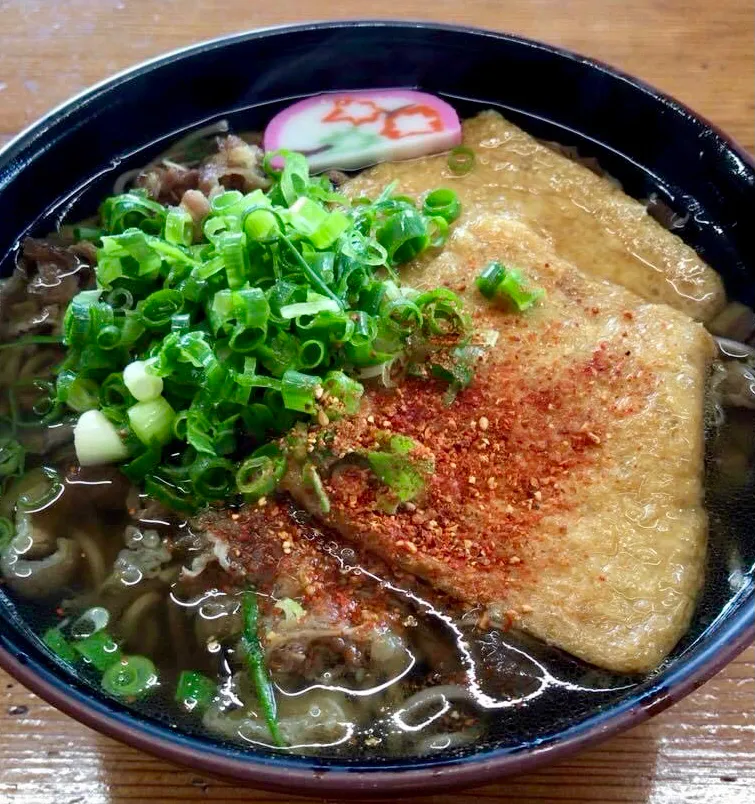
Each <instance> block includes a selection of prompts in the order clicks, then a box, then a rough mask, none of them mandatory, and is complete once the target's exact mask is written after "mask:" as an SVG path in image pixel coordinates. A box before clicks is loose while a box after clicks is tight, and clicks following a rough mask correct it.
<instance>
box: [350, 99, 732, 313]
mask: <svg viewBox="0 0 755 804" xmlns="http://www.w3.org/2000/svg"><path fill="white" fill-rule="evenodd" d="M463 132H464V145H466V146H468V147H469V148H472V149H473V150H474V152H475V154H476V162H475V167H474V169H473V170H472V171H471V172H470V173H468V174H467V175H465V176H456V175H454V174H453V173H452V172H451V171H450V170H449V169H448V165H447V157H446V156H443V155H442V156H436V157H431V158H427V159H419V160H412V161H409V162H401V163H392V164H383V165H378V166H377V167H375V168H373V169H372V170H369V171H366V172H365V173H363V174H361V175H360V176H358V177H356V179H354V180H353V181H351V182H349V183H348V185H347V191H348V192H349V193H350V194H351V195H354V196H357V195H369V196H370V197H374V196H375V195H377V194H378V193H379V192H380V191H381V190H382V189H383V188H384V187H385V186H386V185H387V184H388V183H389V182H391V181H394V180H397V181H398V191H399V192H401V193H406V194H409V195H421V194H422V193H424V192H426V191H428V190H430V189H432V188H435V187H439V186H447V187H452V188H453V189H454V190H456V191H457V193H458V194H459V197H460V199H461V201H462V206H463V210H464V211H463V217H462V220H465V221H472V220H474V219H475V218H476V217H478V216H479V215H485V214H494V215H502V216H505V217H507V218H509V219H511V220H515V221H520V222H522V223H524V224H525V225H526V226H527V227H528V228H529V229H530V230H531V231H533V232H535V233H538V234H540V235H541V236H542V237H543V238H544V239H546V240H547V241H548V242H549V243H550V244H551V245H552V246H553V249H554V251H555V252H556V254H558V255H559V256H561V257H562V258H564V259H566V260H568V261H569V262H572V263H574V264H575V265H577V266H579V268H580V269H581V270H582V271H583V272H584V273H587V274H590V275H593V276H595V277H597V278H599V279H608V280H610V281H611V282H614V283H616V284H618V285H622V286H624V287H626V288H628V289H629V290H632V291H634V292H635V293H637V294H638V295H639V296H641V297H642V298H644V299H646V300H648V301H653V302H664V303H666V304H668V305H670V306H671V307H674V308H676V309H677V310H681V311H682V312H685V313H687V315H689V316H691V317H692V318H694V319H696V320H698V321H708V320H710V319H711V318H712V317H713V316H715V315H716V313H717V312H719V311H720V310H721V309H722V307H723V306H724V304H725V303H726V297H725V293H724V289H723V285H722V282H721V279H720V277H719V276H718V274H717V273H716V272H715V271H714V270H713V269H712V268H710V267H709V266H708V265H707V264H706V263H705V262H704V261H703V260H702V259H701V258H700V257H699V256H698V255H697V254H696V253H695V251H694V250H693V249H691V248H690V247H689V246H687V245H686V244H685V243H684V242H683V241H682V240H681V239H680V238H679V237H677V236H676V235H674V234H672V233H671V232H670V231H668V230H667V229H665V228H663V226H661V225H660V224H659V223H658V222H657V221H656V220H654V219H653V218H652V217H651V216H650V215H648V213H647V210H646V208H645V206H643V205H642V204H640V203H639V202H638V201H635V200H634V199H633V198H630V197H629V196H628V195H626V194H625V193H624V192H622V191H621V189H619V188H618V187H617V186H616V185H615V184H614V183H612V182H611V181H609V180H608V179H606V178H604V177H601V176H598V175H596V174H595V173H594V172H592V171H591V170H589V169H588V168H587V167H585V166H583V165H581V164H579V163H578V162H575V161H574V160H572V159H569V158H567V157H565V156H562V155H561V154H559V153H557V152H556V151H555V150H553V149H552V148H550V147H548V146H547V145H544V144H542V143H540V142H539V141H538V140H536V139H535V138H534V137H531V136H530V135H529V134H527V133H525V132H524V131H522V130H521V129H520V128H518V127H517V126H515V125H514V124H513V123H510V122H508V121H507V120H505V119H504V118H503V117H502V116H501V115H500V114H498V113H497V112H494V111H486V112H482V113H481V114H479V115H477V116H476V117H473V118H471V119H470V120H467V121H466V122H465V123H464V126H463Z"/></svg>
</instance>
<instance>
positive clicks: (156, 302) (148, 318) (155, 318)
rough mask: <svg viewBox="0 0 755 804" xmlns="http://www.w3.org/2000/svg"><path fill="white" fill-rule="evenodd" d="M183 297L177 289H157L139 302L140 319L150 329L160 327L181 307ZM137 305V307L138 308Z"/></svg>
mask: <svg viewBox="0 0 755 804" xmlns="http://www.w3.org/2000/svg"><path fill="white" fill-rule="evenodd" d="M183 305H184V298H183V296H182V295H181V293H180V292H179V291H177V290H168V289H165V290H158V291H156V292H155V293H152V294H150V295H149V296H147V298H146V299H145V300H144V301H143V302H141V303H140V305H139V307H140V308H141V309H140V315H141V320H142V322H143V323H144V325H145V326H146V327H149V328H150V329H161V328H162V327H167V326H168V325H169V324H170V320H171V318H172V317H173V316H174V315H175V314H176V313H180V312H181V310H182V309H183ZM139 307H137V309H139Z"/></svg>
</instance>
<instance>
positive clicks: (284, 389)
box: [281, 369, 322, 413]
mask: <svg viewBox="0 0 755 804" xmlns="http://www.w3.org/2000/svg"><path fill="white" fill-rule="evenodd" d="M318 389H322V384H321V380H320V378H319V377H316V376H313V375H312V374H302V373H301V372H300V371H295V370H294V369H289V370H288V371H287V372H286V373H285V374H284V375H283V378H282V382H281V395H282V396H283V404H284V405H285V406H286V407H287V408H288V409H289V410H297V411H300V412H301V413H314V411H315V400H316V398H317V391H318Z"/></svg>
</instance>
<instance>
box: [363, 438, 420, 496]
mask: <svg viewBox="0 0 755 804" xmlns="http://www.w3.org/2000/svg"><path fill="white" fill-rule="evenodd" d="M417 446H418V445H417V443H416V442H414V441H413V439H410V438H409V437H408V436H401V435H396V436H393V437H392V438H391V439H390V441H389V443H388V445H387V448H384V449H381V450H375V451H372V452H368V453H367V456H366V457H367V463H368V464H369V466H370V469H372V471H373V472H374V474H375V476H376V477H377V478H378V479H379V480H380V481H381V482H382V483H384V484H385V485H386V486H387V487H388V490H389V493H388V495H386V497H385V498H384V500H383V503H384V506H383V507H385V508H386V510H390V511H395V508H396V506H397V505H398V504H399V503H405V502H410V501H411V500H413V499H416V498H417V497H418V496H419V495H420V494H422V493H423V492H424V490H425V487H426V484H427V481H428V478H429V477H430V475H432V473H433V471H434V466H433V464H432V462H431V461H429V460H427V459H418V458H413V457H412V455H411V453H412V452H413V451H414V449H415V448H416V447H417Z"/></svg>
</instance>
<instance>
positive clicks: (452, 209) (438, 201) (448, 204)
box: [422, 188, 461, 223]
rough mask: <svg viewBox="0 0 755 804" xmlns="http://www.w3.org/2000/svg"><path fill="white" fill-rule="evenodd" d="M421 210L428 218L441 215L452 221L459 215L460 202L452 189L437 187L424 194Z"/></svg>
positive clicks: (447, 220) (449, 221)
mask: <svg viewBox="0 0 755 804" xmlns="http://www.w3.org/2000/svg"><path fill="white" fill-rule="evenodd" d="M422 211H423V212H424V213H425V215H427V217H428V218H435V217H441V218H443V219H444V220H445V221H446V223H453V222H454V221H455V220H456V219H457V218H458V217H459V215H461V202H460V201H459V196H458V195H457V194H456V193H455V192H454V191H453V190H447V189H445V188H439V189H437V190H433V191H432V192H431V193H428V194H427V195H426V196H425V201H424V203H423V204H422Z"/></svg>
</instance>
